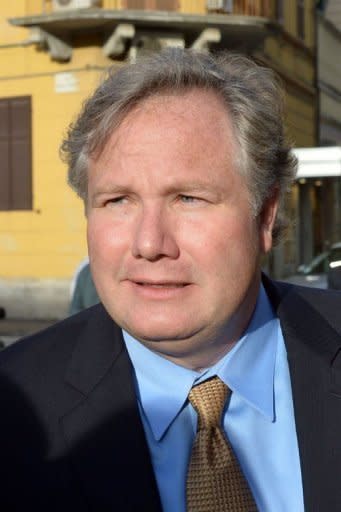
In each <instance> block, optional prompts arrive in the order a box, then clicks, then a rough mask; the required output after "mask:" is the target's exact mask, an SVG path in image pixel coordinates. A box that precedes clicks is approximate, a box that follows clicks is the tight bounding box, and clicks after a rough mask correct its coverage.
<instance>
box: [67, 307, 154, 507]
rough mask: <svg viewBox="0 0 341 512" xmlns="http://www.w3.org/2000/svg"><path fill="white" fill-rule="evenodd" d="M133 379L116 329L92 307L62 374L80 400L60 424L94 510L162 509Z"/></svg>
mask: <svg viewBox="0 0 341 512" xmlns="http://www.w3.org/2000/svg"><path fill="white" fill-rule="evenodd" d="M132 375H133V370H132V366H131V363H130V360H129V357H128V355H127V352H126V349H125V346H124V344H123V341H122V334H121V331H120V329H119V328H118V327H117V326H116V325H115V324H114V322H113V321H112V319H111V318H110V317H109V315H108V314H107V313H106V311H105V310H104V308H103V307H102V306H101V305H99V306H95V307H94V308H91V309H90V310H89V311H88V313H87V315H86V322H85V323H84V324H83V327H82V328H81V329H80V330H79V340H78V342H77V344H76V349H75V351H74V353H73V356H72V360H71V362H70V365H69V367H68V370H67V373H66V383H67V384H68V385H70V386H72V387H73V388H74V389H77V390H78V391H79V393H80V395H79V396H80V399H79V401H78V403H76V404H75V406H74V407H73V408H72V410H71V411H68V412H67V413H66V414H65V415H64V416H63V417H62V418H61V420H60V423H61V428H62V431H63V434H64V437H65V439H66V443H67V445H68V452H69V453H70V454H71V460H72V462H73V466H74V469H75V471H76V473H77V475H78V479H79V483H80V486H81V488H82V490H83V493H84V494H85V496H86V498H87V500H88V501H89V503H91V507H90V508H91V509H94V510H103V511H105V510H122V511H123V510H124V511H127V512H130V511H131V512H132V511H135V510H139V509H140V510H148V511H150V512H160V510H161V507H160V501H159V496H158V491H157V487H156V483H155V478H154V473H153V469H152V465H151V460H150V455H149V451H148V447H147V443H146V439H145V435H144V431H143V426H142V423H141V419H140V415H139V411H138V406H137V402H136V398H135V390H134V383H133V377H132ZM146 489H148V492H147V491H146Z"/></svg>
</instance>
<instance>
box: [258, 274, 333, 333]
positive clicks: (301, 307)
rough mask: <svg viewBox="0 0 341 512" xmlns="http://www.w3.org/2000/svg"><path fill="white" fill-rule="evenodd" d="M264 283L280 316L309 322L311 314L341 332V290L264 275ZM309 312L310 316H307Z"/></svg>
mask: <svg viewBox="0 0 341 512" xmlns="http://www.w3.org/2000/svg"><path fill="white" fill-rule="evenodd" d="M263 284H264V286H265V289H266V291H267V294H268V296H269V297H270V300H271V302H272V304H273V306H274V309H275V311H276V312H277V314H278V315H279V316H282V315H285V316H287V315H288V314H290V315H292V316H295V317H297V318H300V321H301V322H302V323H303V324H304V323H308V322H309V318H310V319H311V317H310V315H312V316H313V317H315V318H316V319H318V318H320V319H321V320H323V321H326V322H327V323H328V324H329V325H330V326H331V327H332V328H333V329H335V330H336V331H338V332H340V333H341V314H340V312H341V292H340V291H337V290H323V289H321V288H312V287H308V286H297V285H293V284H291V283H284V282H280V281H272V280H270V279H269V278H267V277H266V276H263ZM308 314H309V316H307V315H308Z"/></svg>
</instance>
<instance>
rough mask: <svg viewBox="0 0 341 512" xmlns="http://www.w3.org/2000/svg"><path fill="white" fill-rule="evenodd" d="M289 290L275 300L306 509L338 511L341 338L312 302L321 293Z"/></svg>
mask: <svg viewBox="0 0 341 512" xmlns="http://www.w3.org/2000/svg"><path fill="white" fill-rule="evenodd" d="M285 290H286V293H285V296H284V298H282V299H281V300H280V301H278V300H277V301H276V300H275V302H277V304H278V309H277V313H278V315H279V318H280V321H281V327H282V330H283V335H284V339H285V343H286V347H287V353H288V362H289V369H290V375H291V385H292V391H293V401H294V410H295V421H296V430H297V438H298V444H299V452H300V460H301V470H302V483H303V492H304V501H305V510H306V511H307V512H320V511H322V510H328V512H337V511H340V510H341V485H340V468H341V451H340V449H339V447H340V432H341V360H340V358H341V354H340V345H341V337H340V334H339V333H338V332H336V331H335V329H334V328H332V327H331V325H330V324H329V323H328V322H327V321H326V320H325V318H324V317H322V316H321V315H320V314H319V312H318V311H317V310H316V309H315V307H314V306H313V305H312V303H313V302H314V301H315V302H316V299H317V302H318V300H323V296H322V295H321V296H320V298H319V295H318V293H319V292H316V291H315V298H314V299H313V300H312V301H311V302H310V300H309V293H310V294H311V292H304V291H303V290H302V294H303V296H302V295H301V294H300V293H299V292H297V289H292V288H287V287H286V288H285ZM292 290H294V291H292ZM272 292H273V290H272ZM272 292H271V293H270V295H271V294H272V296H274V295H273V293H272ZM275 293H276V292H275ZM306 293H307V294H308V298H307V297H304V295H305V294H306ZM334 308H335V302H334Z"/></svg>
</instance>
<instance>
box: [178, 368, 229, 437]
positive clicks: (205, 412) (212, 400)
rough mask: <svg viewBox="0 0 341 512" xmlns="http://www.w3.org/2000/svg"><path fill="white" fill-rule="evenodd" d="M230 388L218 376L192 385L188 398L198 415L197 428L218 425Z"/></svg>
mask: <svg viewBox="0 0 341 512" xmlns="http://www.w3.org/2000/svg"><path fill="white" fill-rule="evenodd" d="M230 393H231V391H230V389H229V388H228V387H227V386H226V384H224V382H222V381H221V380H220V379H219V378H218V377H214V378H213V379H209V380H206V381H205V382H202V383H201V384H198V385H197V386H194V387H193V388H192V389H191V391H190V392H189V395H188V399H189V401H190V402H191V404H192V405H193V407H194V409H195V410H196V411H197V413H198V416H199V429H205V428H212V427H220V426H221V424H220V423H221V417H222V414H223V410H224V406H225V403H226V400H227V397H228V395H229V394H230Z"/></svg>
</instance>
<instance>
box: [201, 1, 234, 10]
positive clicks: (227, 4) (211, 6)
mask: <svg viewBox="0 0 341 512" xmlns="http://www.w3.org/2000/svg"><path fill="white" fill-rule="evenodd" d="M206 7H207V10H208V11H223V12H232V11H233V0H207V1H206Z"/></svg>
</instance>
